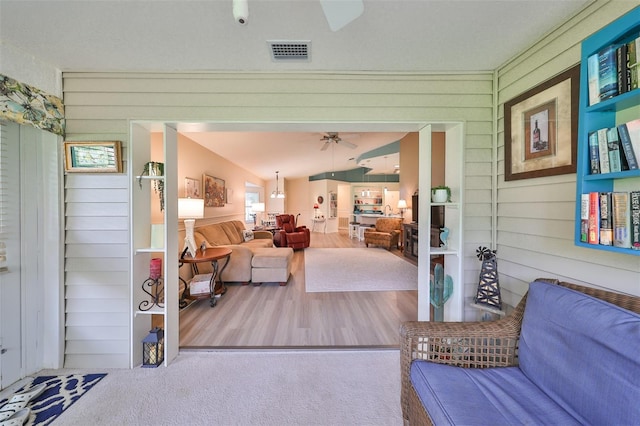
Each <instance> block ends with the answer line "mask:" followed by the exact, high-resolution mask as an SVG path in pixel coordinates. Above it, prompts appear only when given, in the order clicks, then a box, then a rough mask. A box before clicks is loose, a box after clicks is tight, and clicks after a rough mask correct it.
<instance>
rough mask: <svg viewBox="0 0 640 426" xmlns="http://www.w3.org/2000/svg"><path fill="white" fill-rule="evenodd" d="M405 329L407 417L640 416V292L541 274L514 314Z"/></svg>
mask: <svg viewBox="0 0 640 426" xmlns="http://www.w3.org/2000/svg"><path fill="white" fill-rule="evenodd" d="M401 336H402V339H401V345H402V347H401V350H402V354H401V373H402V395H401V398H402V411H403V417H404V422H405V424H411V425H423V424H436V425H444V424H447V425H449V424H456V425H513V424H536V425H538V424H539V425H543V424H544V425H551V424H554V425H560V424H561V425H574V424H576V425H577V424H592V425H637V424H640V297H633V296H628V295H621V294H617V293H613V292H607V291H603V290H598V289H593V288H586V287H582V286H578V285H575V284H569V283H563V282H557V281H554V280H536V281H534V282H533V283H531V284H530V286H529V291H528V293H527V295H526V296H525V297H524V298H523V300H522V302H521V303H520V304H519V305H518V307H517V308H516V309H514V311H513V312H512V313H511V314H510V315H508V316H507V317H506V318H504V319H501V320H498V321H493V322H475V323H433V322H407V323H405V324H403V326H402V328H401Z"/></svg>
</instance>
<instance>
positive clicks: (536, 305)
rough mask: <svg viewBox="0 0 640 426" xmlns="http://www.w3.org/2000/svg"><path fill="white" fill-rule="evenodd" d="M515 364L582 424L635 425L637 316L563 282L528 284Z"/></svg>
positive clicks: (639, 395)
mask: <svg viewBox="0 0 640 426" xmlns="http://www.w3.org/2000/svg"><path fill="white" fill-rule="evenodd" d="M519 359H520V368H521V369H522V371H523V373H524V374H525V375H526V376H527V377H528V378H529V379H530V380H531V381H532V382H534V383H535V384H536V386H537V387H539V388H540V389H541V390H542V391H543V392H544V393H546V394H547V395H549V396H550V397H551V398H552V399H553V400H554V401H556V402H557V403H558V404H559V405H560V406H562V407H563V408H564V409H565V410H567V412H569V413H570V414H571V415H572V416H573V417H575V418H577V419H578V420H579V421H580V422H581V423H584V424H594V425H596V424H598V425H604V424H610V425H611V424H616V425H631V424H640V315H638V314H636V313H634V312H631V311H627V310H625V309H622V308H619V307H617V306H615V305H612V304H610V303H607V302H605V301H603V300H600V299H597V298H594V297H591V296H588V295H586V294H584V293H581V292H578V291H574V290H570V289H568V288H566V287H561V286H558V285H553V284H548V283H544V282H533V283H531V284H530V286H529V295H528V296H527V305H526V308H525V313H524V318H523V322H522V331H521V335H520V346H519Z"/></svg>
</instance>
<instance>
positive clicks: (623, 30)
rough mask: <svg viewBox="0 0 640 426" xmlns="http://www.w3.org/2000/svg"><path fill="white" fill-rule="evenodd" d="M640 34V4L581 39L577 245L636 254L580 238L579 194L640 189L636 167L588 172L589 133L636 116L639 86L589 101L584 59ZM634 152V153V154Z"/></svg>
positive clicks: (638, 253) (639, 103) (639, 106)
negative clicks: (609, 171)
mask: <svg viewBox="0 0 640 426" xmlns="http://www.w3.org/2000/svg"><path fill="white" fill-rule="evenodd" d="M638 36H640V7H637V8H635V9H633V10H631V11H630V12H628V13H627V14H625V15H623V16H622V17H620V18H619V19H617V20H616V21H614V22H612V23H611V24H609V25H607V26H606V27H604V28H602V29H601V30H599V31H598V32H596V33H595V34H593V35H592V36H590V37H589V38H587V39H585V40H584V41H583V42H582V54H581V64H580V105H579V108H578V153H577V155H578V160H577V162H578V164H577V175H576V210H575V211H576V213H575V244H576V245H577V246H580V247H585V248H591V249H598V250H606V251H610V252H617V253H624V254H629V255H636V256H640V250H632V249H631V248H623V247H615V246H608V245H601V244H589V243H586V242H582V241H581V238H580V236H581V197H582V194H587V193H591V192H613V191H624V192H629V191H640V170H626V171H622V172H615V173H605V174H590V172H591V167H590V153H589V134H590V133H592V132H594V131H597V130H598V129H602V128H612V127H615V126H617V125H620V124H623V123H626V122H629V121H631V120H634V119H638V118H640V89H635V90H632V91H629V92H625V93H622V94H620V95H618V96H615V97H613V98H610V99H606V100H603V101H601V102H598V103H595V104H593V105H589V72H588V59H589V57H591V56H592V55H594V54H596V53H598V52H600V51H602V49H604V48H606V47H607V46H612V45H614V46H615V45H620V44H622V43H626V42H629V41H630V40H632V39H634V38H636V37H638ZM636 155H637V154H636Z"/></svg>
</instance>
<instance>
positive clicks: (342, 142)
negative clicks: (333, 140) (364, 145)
mask: <svg viewBox="0 0 640 426" xmlns="http://www.w3.org/2000/svg"><path fill="white" fill-rule="evenodd" d="M338 143H339V144H340V145H344V146H346V147H347V148H351V149H356V148H357V147H358V145H356V144H354V143H351V142H348V141H345V140H344V139H340V140H339V141H338Z"/></svg>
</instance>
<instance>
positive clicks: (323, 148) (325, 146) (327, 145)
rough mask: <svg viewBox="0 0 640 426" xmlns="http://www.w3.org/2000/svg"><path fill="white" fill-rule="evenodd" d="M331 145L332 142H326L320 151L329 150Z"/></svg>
mask: <svg viewBox="0 0 640 426" xmlns="http://www.w3.org/2000/svg"><path fill="white" fill-rule="evenodd" d="M329 144H331V141H326V142H325V143H324V145H322V148H320V151H326V150H327V148H329Z"/></svg>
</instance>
